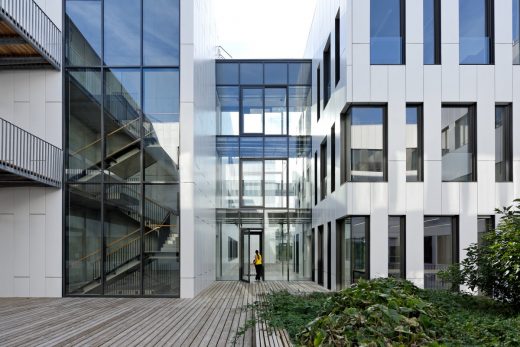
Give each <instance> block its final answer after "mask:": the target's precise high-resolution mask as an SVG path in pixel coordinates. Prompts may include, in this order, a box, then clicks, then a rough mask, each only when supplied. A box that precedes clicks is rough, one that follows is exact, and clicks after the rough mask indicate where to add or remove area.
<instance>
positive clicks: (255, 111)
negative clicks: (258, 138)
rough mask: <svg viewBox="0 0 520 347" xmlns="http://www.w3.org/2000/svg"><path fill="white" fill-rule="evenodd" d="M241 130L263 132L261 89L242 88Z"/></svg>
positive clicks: (244, 131)
mask: <svg viewBox="0 0 520 347" xmlns="http://www.w3.org/2000/svg"><path fill="white" fill-rule="evenodd" d="M242 132H243V133H244V134H262V133H263V132H264V97H263V90H262V89H242Z"/></svg>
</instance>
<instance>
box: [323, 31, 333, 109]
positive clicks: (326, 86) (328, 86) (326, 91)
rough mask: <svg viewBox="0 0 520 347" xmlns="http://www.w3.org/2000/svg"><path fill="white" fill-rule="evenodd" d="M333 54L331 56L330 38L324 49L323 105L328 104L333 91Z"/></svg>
mask: <svg viewBox="0 0 520 347" xmlns="http://www.w3.org/2000/svg"><path fill="white" fill-rule="evenodd" d="M330 64H331V56H330V40H329V44H328V46H327V48H325V50H324V51H323V107H325V106H327V103H328V102H329V99H330V95H331V93H332V82H331V75H330V74H331V66H330Z"/></svg>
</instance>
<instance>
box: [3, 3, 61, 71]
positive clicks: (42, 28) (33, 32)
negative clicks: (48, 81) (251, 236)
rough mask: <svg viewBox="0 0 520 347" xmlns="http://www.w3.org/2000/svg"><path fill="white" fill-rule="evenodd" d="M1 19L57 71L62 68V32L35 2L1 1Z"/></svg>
mask: <svg viewBox="0 0 520 347" xmlns="http://www.w3.org/2000/svg"><path fill="white" fill-rule="evenodd" d="M0 18H1V19H3V20H5V21H6V22H8V23H9V24H10V26H11V27H12V28H13V29H14V30H15V31H16V32H17V33H18V34H19V35H20V36H22V37H23V38H25V39H26V40H27V41H28V43H29V44H31V45H32V46H33V47H34V49H36V50H37V51H38V53H40V54H41V55H42V56H43V57H44V58H45V59H46V60H47V61H48V62H49V63H50V64H51V65H52V66H53V67H54V68H55V69H56V70H60V68H61V41H62V40H61V31H60V30H59V29H58V27H57V26H56V25H55V24H54V23H53V22H52V20H51V19H50V18H49V17H48V16H47V15H46V14H45V12H44V11H43V10H42V9H41V8H40V6H38V4H36V2H34V1H33V0H0Z"/></svg>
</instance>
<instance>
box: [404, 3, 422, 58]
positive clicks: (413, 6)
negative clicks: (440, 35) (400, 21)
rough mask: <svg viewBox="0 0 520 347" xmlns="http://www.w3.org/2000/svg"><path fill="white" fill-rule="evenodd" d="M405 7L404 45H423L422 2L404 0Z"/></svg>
mask: <svg viewBox="0 0 520 347" xmlns="http://www.w3.org/2000/svg"><path fill="white" fill-rule="evenodd" d="M405 6H406V43H423V41H424V38H423V0H406V3H405ZM407 47H408V46H407ZM409 56H410V53H408V54H407V59H408V57H409Z"/></svg>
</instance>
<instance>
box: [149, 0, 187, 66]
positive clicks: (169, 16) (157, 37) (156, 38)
mask: <svg viewBox="0 0 520 347" xmlns="http://www.w3.org/2000/svg"><path fill="white" fill-rule="evenodd" d="M179 19H180V17H179V0H144V1H143V26H144V27H143V53H144V54H143V59H144V65H148V66H165V65H168V66H172V65H173V66H178V65H179V32H180V31H179V23H180V20H179Z"/></svg>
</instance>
